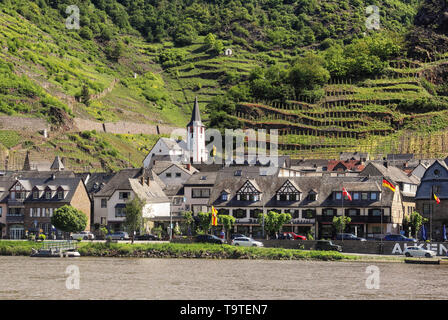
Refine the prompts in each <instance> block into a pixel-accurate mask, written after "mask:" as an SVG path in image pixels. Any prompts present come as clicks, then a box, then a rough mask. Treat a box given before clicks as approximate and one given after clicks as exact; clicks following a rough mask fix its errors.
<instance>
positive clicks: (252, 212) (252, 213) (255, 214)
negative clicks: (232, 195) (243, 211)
mask: <svg viewBox="0 0 448 320" xmlns="http://www.w3.org/2000/svg"><path fill="white" fill-rule="evenodd" d="M249 213H250V217H251V218H253V219H257V218H258V215H259V214H260V213H262V210H260V209H252V210H250V212H249Z"/></svg>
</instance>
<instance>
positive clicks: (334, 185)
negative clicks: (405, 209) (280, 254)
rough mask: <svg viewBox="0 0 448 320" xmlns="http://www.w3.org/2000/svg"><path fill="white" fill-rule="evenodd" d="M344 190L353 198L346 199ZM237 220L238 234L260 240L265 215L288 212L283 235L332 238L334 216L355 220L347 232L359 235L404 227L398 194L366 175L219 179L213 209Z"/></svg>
mask: <svg viewBox="0 0 448 320" xmlns="http://www.w3.org/2000/svg"><path fill="white" fill-rule="evenodd" d="M342 187H345V188H346V189H347V190H348V192H349V193H350V194H351V195H352V197H353V200H352V201H349V200H348V199H346V200H345V201H344V200H343V198H342ZM211 206H214V207H215V208H216V209H217V210H218V212H219V213H220V214H229V215H232V216H234V217H235V218H236V219H237V220H236V224H235V232H238V233H245V234H251V235H253V236H257V237H260V236H261V232H262V225H260V223H259V221H258V215H259V214H260V213H261V212H264V213H267V212H269V211H276V212H278V213H289V214H291V216H292V221H291V223H290V224H287V225H285V226H284V227H283V230H285V231H294V232H297V233H301V234H307V233H308V232H310V231H314V232H315V234H316V235H317V236H318V237H319V238H322V237H331V235H332V233H333V226H332V221H333V217H335V216H341V215H347V216H350V217H351V218H352V222H351V223H350V225H349V227H348V229H349V230H350V231H351V232H353V233H357V234H358V235H359V236H365V237H375V236H379V235H380V234H385V233H387V232H389V233H395V232H398V231H399V230H400V228H401V224H402V219H403V216H402V211H400V208H401V206H402V204H401V197H400V194H399V193H393V192H391V191H390V190H382V189H381V178H379V177H377V178H371V179H368V178H365V177H332V176H330V175H328V174H325V175H324V176H322V177H306V176H305V177H289V178H286V177H275V176H274V177H267V176H255V174H253V175H247V174H246V175H245V174H243V175H241V176H237V177H235V176H234V177H231V176H228V175H227V176H226V175H222V174H220V175H218V177H217V179H216V183H215V185H214V186H213V187H212V188H211V195H210V196H209V207H211Z"/></svg>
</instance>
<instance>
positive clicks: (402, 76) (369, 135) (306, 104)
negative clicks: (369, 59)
mask: <svg viewBox="0 0 448 320" xmlns="http://www.w3.org/2000/svg"><path fill="white" fill-rule="evenodd" d="M447 60H448V59H447V57H440V58H439V59H437V61H429V62H425V63H421V62H417V61H406V60H402V61H392V62H390V67H389V68H388V69H387V70H386V74H387V76H383V77H378V78H375V79H369V80H364V81H361V82H356V83H355V82H353V83H352V81H351V80H345V79H344V80H332V81H330V83H328V84H327V85H326V86H325V87H324V90H325V97H324V98H322V99H320V100H319V101H315V102H313V101H300V99H298V100H299V101H296V100H286V101H256V102H250V103H247V102H246V103H244V102H243V103H240V104H238V106H237V108H236V112H235V114H234V115H233V116H234V117H235V118H236V119H238V120H239V121H241V122H242V123H243V124H244V126H245V127H246V128H255V129H278V132H279V135H280V138H279V139H280V141H279V150H281V152H282V153H287V154H293V155H295V156H299V157H329V158H333V157H337V155H338V153H339V152H341V151H350V150H353V151H367V152H370V153H371V154H372V155H377V157H380V156H382V155H384V154H386V153H388V152H406V153H408V152H409V153H411V152H412V153H416V154H418V155H421V156H422V157H425V156H432V155H434V156H435V155H436V154H443V155H444V154H446V153H448V149H447V148H446V146H445V144H443V143H440V141H439V140H438V139H439V138H438V137H442V136H443V137H444V136H445V135H446V134H445V132H437V133H433V134H432V135H431V134H424V133H423V131H425V129H427V130H429V132H431V131H432V132H436V131H437V130H438V128H437V125H438V123H437V120H440V119H442V120H443V119H447V118H446V117H447V110H434V111H432V112H424V111H423V110H414V109H412V110H410V109H408V107H407V106H406V105H405V104H403V102H405V101H415V100H418V99H422V98H434V97H433V95H432V94H431V93H430V92H428V90H427V89H426V88H425V86H424V84H425V81H427V80H426V78H425V76H426V77H427V75H426V73H427V71H428V70H431V69H432V68H437V67H439V66H440V65H442V64H445V63H446V62H447ZM429 80H433V79H429ZM422 122H426V123H427V126H426V128H424V129H423V130H421V131H422V132H421V133H420V134H419V133H418V132H415V131H412V134H411V131H410V130H412V128H413V125H415V124H416V123H420V124H421V123H422ZM417 141H418V143H417ZM442 141H443V139H442Z"/></svg>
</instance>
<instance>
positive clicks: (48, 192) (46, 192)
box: [45, 191, 51, 200]
mask: <svg viewBox="0 0 448 320" xmlns="http://www.w3.org/2000/svg"><path fill="white" fill-rule="evenodd" d="M45 199H47V200H50V199H51V191H45Z"/></svg>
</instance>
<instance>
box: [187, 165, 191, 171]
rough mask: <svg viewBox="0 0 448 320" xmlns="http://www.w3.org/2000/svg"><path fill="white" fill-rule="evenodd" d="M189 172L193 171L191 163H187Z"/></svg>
mask: <svg viewBox="0 0 448 320" xmlns="http://www.w3.org/2000/svg"><path fill="white" fill-rule="evenodd" d="M187 170H188V171H191V164H190V163H187Z"/></svg>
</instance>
